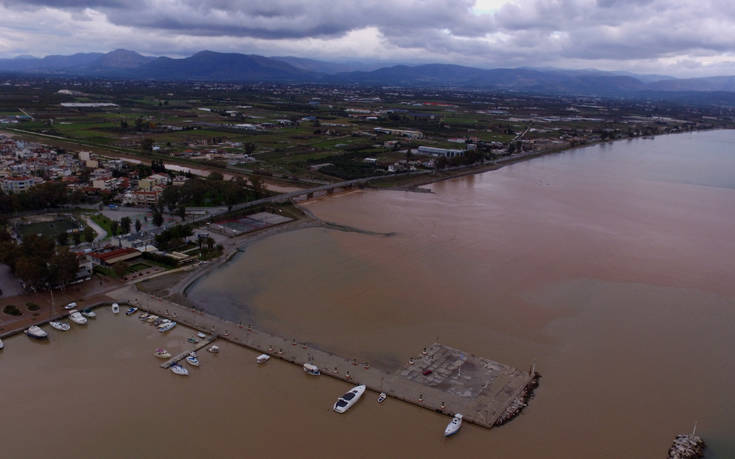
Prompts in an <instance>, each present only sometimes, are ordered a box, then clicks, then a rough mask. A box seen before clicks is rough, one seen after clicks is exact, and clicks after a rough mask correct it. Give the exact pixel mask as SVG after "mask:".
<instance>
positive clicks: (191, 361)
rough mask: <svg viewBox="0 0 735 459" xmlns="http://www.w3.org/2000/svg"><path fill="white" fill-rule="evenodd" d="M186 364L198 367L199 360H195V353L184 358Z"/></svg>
mask: <svg viewBox="0 0 735 459" xmlns="http://www.w3.org/2000/svg"><path fill="white" fill-rule="evenodd" d="M186 363H188V364H189V365H192V366H195V367H198V366H199V358H197V355H196V353H195V352H190V353H189V355H187V356H186Z"/></svg>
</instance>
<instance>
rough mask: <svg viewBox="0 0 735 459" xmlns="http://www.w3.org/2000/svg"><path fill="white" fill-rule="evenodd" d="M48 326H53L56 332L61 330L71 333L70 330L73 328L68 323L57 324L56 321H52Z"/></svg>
mask: <svg viewBox="0 0 735 459" xmlns="http://www.w3.org/2000/svg"><path fill="white" fill-rule="evenodd" d="M48 324H49V325H51V327H53V328H55V329H56V330H59V331H69V329H70V328H71V326H70V325H69V324H68V323H66V322H57V321H55V320H52V321H51V322H49V323H48Z"/></svg>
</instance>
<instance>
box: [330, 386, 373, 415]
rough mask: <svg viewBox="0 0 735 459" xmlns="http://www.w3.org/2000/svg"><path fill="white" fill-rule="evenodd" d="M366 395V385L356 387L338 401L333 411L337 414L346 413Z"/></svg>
mask: <svg viewBox="0 0 735 459" xmlns="http://www.w3.org/2000/svg"><path fill="white" fill-rule="evenodd" d="M364 393H365V385H364V384H363V385H360V386H355V387H353V388H352V389H350V390H349V391H348V392H347V393H346V394H344V395H343V396H341V397H340V398H338V399H337V401H336V402H335V403H334V406H333V407H332V409H333V410H334V411H336V412H337V413H344V412H345V411H347V410H349V409H350V408H352V405H354V404H355V403H357V401H358V400H360V397H362V394H364Z"/></svg>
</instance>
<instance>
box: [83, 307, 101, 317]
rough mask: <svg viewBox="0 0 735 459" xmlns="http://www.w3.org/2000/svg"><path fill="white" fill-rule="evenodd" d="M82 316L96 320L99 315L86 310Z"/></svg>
mask: <svg viewBox="0 0 735 459" xmlns="http://www.w3.org/2000/svg"><path fill="white" fill-rule="evenodd" d="M82 315H83V316H84V317H86V318H88V319H94V318H96V317H97V313H96V312H94V311H92V310H91V309H85V310H84V311H82Z"/></svg>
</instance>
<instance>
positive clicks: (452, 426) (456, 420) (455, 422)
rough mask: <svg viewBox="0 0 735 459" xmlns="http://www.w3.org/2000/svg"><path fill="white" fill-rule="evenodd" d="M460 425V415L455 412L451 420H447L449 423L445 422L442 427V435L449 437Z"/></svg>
mask: <svg viewBox="0 0 735 459" xmlns="http://www.w3.org/2000/svg"><path fill="white" fill-rule="evenodd" d="M460 427H462V415H461V414H459V413H457V414H455V415H454V417H453V418H452V420H451V421H449V424H447V427H446V429H444V436H445V437H450V436H452V435H454V434H456V433H457V431H459V428H460Z"/></svg>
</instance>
